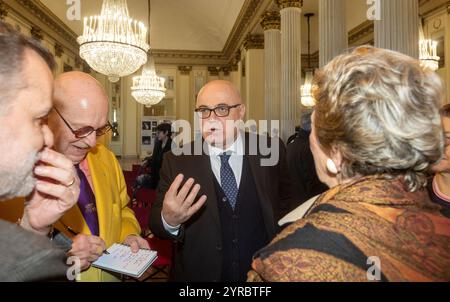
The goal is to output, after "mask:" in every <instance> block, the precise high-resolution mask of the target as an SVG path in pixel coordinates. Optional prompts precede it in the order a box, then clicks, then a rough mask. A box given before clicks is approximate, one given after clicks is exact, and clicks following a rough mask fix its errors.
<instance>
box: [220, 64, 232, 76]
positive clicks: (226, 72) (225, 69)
mask: <svg viewBox="0 0 450 302" xmlns="http://www.w3.org/2000/svg"><path fill="white" fill-rule="evenodd" d="M231 69H232V68H231V66H223V67H222V72H223V75H224V76H226V77H227V76H229V75H230V71H231Z"/></svg>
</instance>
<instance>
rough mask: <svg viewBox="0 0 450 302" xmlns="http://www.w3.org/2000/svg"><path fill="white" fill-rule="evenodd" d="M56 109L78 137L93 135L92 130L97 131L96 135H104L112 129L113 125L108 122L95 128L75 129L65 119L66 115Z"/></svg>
mask: <svg viewBox="0 0 450 302" xmlns="http://www.w3.org/2000/svg"><path fill="white" fill-rule="evenodd" d="M53 109H55V111H56V113H58V115H59V117H60V118H61V119H62V120H63V122H64V123H65V124H66V126H67V127H68V128H69V129H70V131H72V133H73V134H74V135H75V137H76V138H85V137H88V136H89V135H91V133H92V132H94V131H95V135H96V136H102V135H104V134H106V133H108V132H109V131H110V130H111V129H112V125H111V124H110V123H109V122H108V123H107V124H106V125H105V126H103V127H100V128H98V129H94V128H93V127H91V126H86V127H83V128H80V129H77V130H74V129H73V128H72V127H71V126H70V125H69V123H68V122H67V121H66V120H65V119H64V117H63V116H62V115H61V113H59V111H58V109H56V108H53Z"/></svg>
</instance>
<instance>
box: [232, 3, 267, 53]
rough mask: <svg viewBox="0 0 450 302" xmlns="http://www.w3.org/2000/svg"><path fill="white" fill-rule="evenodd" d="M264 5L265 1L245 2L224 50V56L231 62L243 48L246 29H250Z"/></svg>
mask: <svg viewBox="0 0 450 302" xmlns="http://www.w3.org/2000/svg"><path fill="white" fill-rule="evenodd" d="M263 4H264V1H262V0H246V1H245V2H244V6H243V7H242V9H241V12H240V13H239V16H238V18H237V20H236V23H235V24H234V27H233V29H232V30H231V33H230V35H229V36H228V40H227V42H226V43H225V47H224V49H223V54H224V56H225V57H227V58H228V59H229V60H231V57H232V55H233V53H234V52H236V51H237V50H238V49H239V48H240V47H241V44H240V43H242V42H241V41H242V40H243V39H244V35H245V33H246V30H245V29H246V28H248V27H249V24H250V23H251V21H252V20H253V18H254V17H255V16H256V12H257V11H258V10H259V8H260V7H261V5H263Z"/></svg>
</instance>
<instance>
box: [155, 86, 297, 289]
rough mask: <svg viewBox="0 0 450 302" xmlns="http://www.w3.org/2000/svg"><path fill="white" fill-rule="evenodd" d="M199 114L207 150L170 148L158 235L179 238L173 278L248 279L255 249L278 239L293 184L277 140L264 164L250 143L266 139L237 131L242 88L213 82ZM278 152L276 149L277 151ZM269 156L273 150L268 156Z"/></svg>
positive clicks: (162, 184)
mask: <svg viewBox="0 0 450 302" xmlns="http://www.w3.org/2000/svg"><path fill="white" fill-rule="evenodd" d="M195 112H196V113H197V115H198V118H199V119H200V124H201V132H202V141H201V142H200V144H202V145H203V144H204V145H205V148H203V152H202V153H201V154H199V155H195V153H194V150H195V148H194V146H195V145H196V144H198V142H193V143H190V144H188V146H187V147H184V148H183V149H184V150H192V152H191V154H194V155H180V156H176V155H175V154H174V153H173V152H169V153H167V155H166V156H165V158H164V161H163V167H162V170H161V180H160V183H159V187H158V197H157V200H156V202H155V204H154V206H153V208H152V213H151V218H150V227H151V230H152V231H153V233H154V234H155V235H156V236H159V237H163V238H167V239H174V240H176V241H177V242H178V243H177V245H176V248H175V257H174V264H173V266H172V272H171V279H172V280H174V281H206V282H208V281H245V280H246V277H247V272H248V271H249V270H250V265H251V260H252V256H253V254H254V253H255V252H256V251H257V250H258V249H260V248H262V247H263V246H265V245H266V244H267V243H269V242H270V241H271V239H273V238H274V236H275V234H276V233H277V224H276V221H277V220H278V218H279V216H280V211H281V207H282V205H283V204H286V203H289V202H290V199H291V187H290V180H289V176H288V174H287V173H288V169H287V165H286V162H285V148H284V145H283V144H282V143H281V141H280V140H275V139H273V141H272V139H270V143H269V144H270V146H276V148H273V150H278V151H279V160H278V162H277V163H276V164H275V165H273V166H262V165H261V163H262V161H261V160H262V159H263V158H264V157H265V156H263V155H261V152H260V150H258V152H257V154H256V155H253V153H251V152H249V150H251V148H252V147H254V148H256V146H255V145H253V146H250V142H253V143H256V145H257V142H258V141H260V140H262V139H267V138H266V137H260V136H257V135H256V134H249V133H245V132H242V131H240V130H239V129H237V128H236V127H234V124H235V123H236V122H238V121H242V120H243V119H244V116H245V105H244V104H243V103H242V99H241V97H240V95H239V92H238V90H237V89H236V88H235V87H234V86H233V84H232V83H230V82H227V81H213V82H210V83H208V84H207V85H206V86H205V87H203V88H202V90H201V91H200V93H199V95H198V98H197V104H196V110H195ZM275 152H277V151H275ZM266 156H267V157H270V155H266Z"/></svg>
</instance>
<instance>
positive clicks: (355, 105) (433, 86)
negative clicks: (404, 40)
mask: <svg viewBox="0 0 450 302" xmlns="http://www.w3.org/2000/svg"><path fill="white" fill-rule="evenodd" d="M315 83H316V85H317V89H316V91H315V92H314V94H315V98H316V100H317V106H316V113H315V125H314V126H315V129H316V130H317V137H318V140H319V143H320V144H321V145H322V146H323V148H324V149H325V150H327V151H328V152H330V151H331V150H332V149H333V148H336V149H338V150H339V151H340V152H341V154H342V157H343V167H342V174H343V177H344V178H351V177H355V176H365V175H377V174H380V175H381V174H382V175H385V176H387V177H388V178H394V177H397V176H400V175H403V176H404V180H405V185H406V189H407V190H408V191H410V192H414V191H416V190H418V189H419V188H421V187H423V186H425V185H426V174H425V172H426V170H427V169H428V167H429V166H430V165H432V164H434V163H435V162H437V161H438V160H439V159H440V158H441V156H442V153H443V145H444V144H443V135H442V126H441V119H440V116H439V108H440V107H441V104H442V102H443V100H444V97H445V93H444V87H443V83H442V81H441V79H440V78H439V76H438V75H437V74H436V73H434V72H432V71H430V70H426V69H423V68H422V67H421V66H420V63H419V61H417V60H415V59H413V58H411V57H408V56H406V55H403V54H400V53H398V52H393V51H389V50H384V49H378V48H373V47H370V46H363V47H358V48H356V49H355V50H353V51H352V52H350V53H347V54H343V55H341V56H338V57H336V58H335V59H334V60H332V61H331V62H330V63H329V64H328V65H326V66H325V67H324V68H323V69H322V70H320V71H319V73H318V74H317V75H316V78H315Z"/></svg>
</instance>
